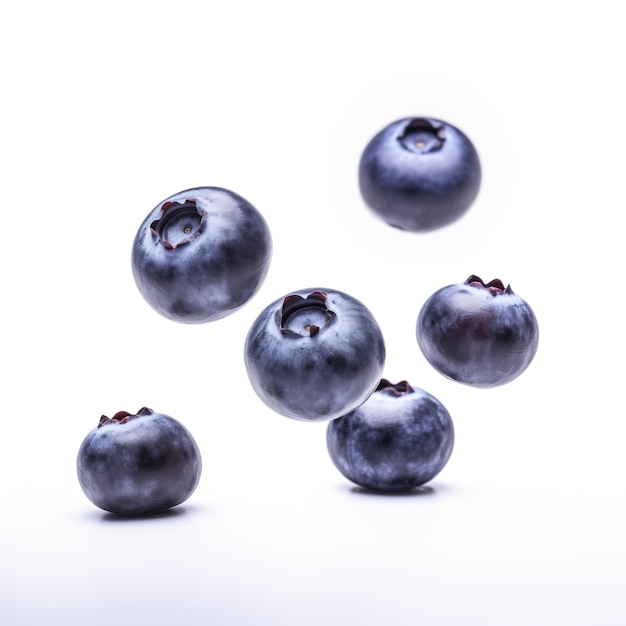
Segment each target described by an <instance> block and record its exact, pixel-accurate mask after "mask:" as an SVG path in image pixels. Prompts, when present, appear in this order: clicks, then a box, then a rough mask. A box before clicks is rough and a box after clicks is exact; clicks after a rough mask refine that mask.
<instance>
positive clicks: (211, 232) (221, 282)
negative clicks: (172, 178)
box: [132, 187, 272, 324]
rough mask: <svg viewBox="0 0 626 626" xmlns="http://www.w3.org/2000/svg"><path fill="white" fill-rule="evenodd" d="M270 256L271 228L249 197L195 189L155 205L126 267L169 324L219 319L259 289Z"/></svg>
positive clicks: (228, 192) (140, 228)
mask: <svg viewBox="0 0 626 626" xmlns="http://www.w3.org/2000/svg"><path fill="white" fill-rule="evenodd" d="M271 257H272V239H271V234H270V230H269V227H268V225H267V223H266V221H265V219H264V218H263V216H262V215H261V214H260V213H259V211H258V210H257V209H256V208H255V207H254V206H252V204H250V203H249V202H248V201H247V200H245V199H244V198H242V197H241V196H239V195H238V194H236V193H234V192H232V191H229V190H228V189H223V188H221V187H197V188H194V189H188V190H186V191H181V192H179V193H177V194H174V195H173V196H170V197H169V198H166V199H165V200H163V202H160V203H159V204H158V205H157V206H156V207H155V208H154V209H153V210H152V211H151V212H150V213H149V214H148V216H147V217H146V218H145V220H144V221H143V223H142V224H141V226H140V227H139V230H138V231H137V234H136V236H135V240H134V243H133V249H132V270H133V276H134V278H135V282H136V284H137V288H138V289H139V291H140V292H141V294H142V296H143V297H144V298H145V300H146V301H147V302H148V304H150V306H152V308H154V309H155V311H157V312H158V313H160V314H161V315H163V316H164V317H166V318H168V319H170V320H173V321H175V322H181V323H187V324H200V323H205V322H211V321H214V320H218V319H220V318H222V317H225V316H226V315H230V314H231V313H234V312H235V311H236V310H238V309H239V308H241V307H242V306H243V305H244V304H246V303H247V302H248V301H249V300H250V298H252V296H253V295H254V294H255V293H256V292H257V291H258V289H259V288H260V287H261V285H262V283H263V281H264V280H265V277H266V275H267V272H268V269H269V265H270V261H271Z"/></svg>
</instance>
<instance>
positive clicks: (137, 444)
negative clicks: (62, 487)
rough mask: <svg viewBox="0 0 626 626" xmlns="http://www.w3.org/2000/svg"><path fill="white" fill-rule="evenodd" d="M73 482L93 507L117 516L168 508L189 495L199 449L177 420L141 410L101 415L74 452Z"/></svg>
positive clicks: (194, 482) (198, 471) (195, 477)
mask: <svg viewBox="0 0 626 626" xmlns="http://www.w3.org/2000/svg"><path fill="white" fill-rule="evenodd" d="M77 471H78V481H79V483H80V486H81V487H82V489H83V491H84V492H85V495H86V496H87V497H88V498H89V500H91V502H93V504H95V505H96V506H97V507H99V508H101V509H104V510H105V511H110V512H111V513H116V514H118V515H142V514H146V513H156V512H159V511H163V510H165V509H169V508H171V507H173V506H176V505H177V504H180V503H181V502H184V501H185V500H187V498H189V496H190V495H191V494H192V492H193V491H194V489H195V488H196V486H197V485H198V481H199V480H200V474H201V471H202V460H201V457H200V450H199V449H198V446H197V444H196V442H195V440H194V438H193V437H192V436H191V433H189V431H188V430H187V429H186V428H185V427H184V426H183V425H182V424H181V423H180V422H178V421H177V420H175V419H174V418H172V417H169V416H168V415H164V414H162V413H155V412H154V411H152V410H151V409H148V408H146V407H144V408H142V409H140V410H139V411H138V412H137V413H136V414H131V413H128V412H126V411H120V412H119V413H116V414H115V415H114V416H113V417H111V418H109V417H106V416H105V415H103V416H102V417H101V418H100V422H99V424H98V426H97V427H96V428H94V429H93V430H92V431H91V432H90V433H88V434H87V436H86V437H85V439H84V441H83V443H82V444H81V446H80V449H79V451H78V459H77Z"/></svg>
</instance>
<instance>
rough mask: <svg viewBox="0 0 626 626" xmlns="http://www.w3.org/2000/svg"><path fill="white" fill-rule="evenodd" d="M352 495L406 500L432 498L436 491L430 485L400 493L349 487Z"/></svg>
mask: <svg viewBox="0 0 626 626" xmlns="http://www.w3.org/2000/svg"><path fill="white" fill-rule="evenodd" d="M350 491H351V492H352V493H358V494H361V495H365V496H378V497H382V498H406V497H415V496H432V495H435V493H436V491H435V489H434V488H433V487H431V486H430V485H421V486H420V487H413V489H404V490H402V491H376V490H375V489H368V488H367V487H351V489H350Z"/></svg>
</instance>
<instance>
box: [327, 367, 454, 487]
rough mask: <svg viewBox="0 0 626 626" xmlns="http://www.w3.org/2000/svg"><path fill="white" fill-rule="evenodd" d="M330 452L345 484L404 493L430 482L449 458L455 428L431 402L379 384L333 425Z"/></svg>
mask: <svg viewBox="0 0 626 626" xmlns="http://www.w3.org/2000/svg"><path fill="white" fill-rule="evenodd" d="M326 441H327V444H328V452H329V454H330V458H331V459H332V461H333V463H334V464H335V465H336V467H337V469H338V470H339V471H340V472H341V473H342V474H343V475H344V476H345V477H346V478H348V479H349V480H351V481H352V482H354V483H356V484H357V485H360V486H361V487H366V488H368V489H374V490H376V491H404V490H407V489H413V488H414V487H418V486H420V485H423V484H424V483H426V482H428V481H429V480H432V479H433V478H434V477H435V476H436V475H437V474H439V472H440V471H441V470H442V469H443V467H444V466H445V464H446V463H447V462H448V459H449V458H450V455H451V454H452V448H453V446H454V427H453V424H452V419H451V417H450V414H449V413H448V411H447V410H446V408H445V407H444V406H443V405H442V404H441V402H439V400H437V399H436V398H435V397H433V396H432V395H430V394H429V393H427V392H426V391H423V390H422V389H418V388H417V387H411V385H409V383H408V382H406V381H402V382H400V383H398V384H396V385H392V384H391V383H390V382H389V381H388V380H385V379H383V380H381V382H380V384H379V386H378V389H377V390H376V392H375V393H373V394H372V395H371V396H370V397H369V399H368V400H367V401H366V402H364V403H363V404H362V405H361V406H360V407H358V408H357V409H356V410H354V411H352V412H351V413H348V414H347V415H344V416H343V417H340V418H338V419H336V420H333V421H331V422H330V423H329V424H328V429H327V432H326Z"/></svg>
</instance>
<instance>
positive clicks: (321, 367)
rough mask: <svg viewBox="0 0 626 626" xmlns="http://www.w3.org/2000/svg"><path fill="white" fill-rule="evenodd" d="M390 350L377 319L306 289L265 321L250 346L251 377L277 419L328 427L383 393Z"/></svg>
mask: <svg viewBox="0 0 626 626" xmlns="http://www.w3.org/2000/svg"><path fill="white" fill-rule="evenodd" d="M384 361H385V344H384V341H383V337H382V334H381V331H380V328H379V326H378V324H377V322H376V320H375V319H374V317H373V316H372V314H371V313H370V311H369V310H368V309H367V308H366V307H365V306H364V305H363V304H362V303H361V302H359V301H358V300H357V299H356V298H353V297H352V296H349V295H347V294H345V293H342V292H341V291H335V290H331V289H302V290H300V291H296V292H293V293H292V294H290V295H288V296H285V297H283V298H280V299H279V300H276V301H275V302H273V303H272V304H270V305H269V306H268V307H267V308H266V309H265V310H263V311H262V312H261V314H260V315H259V316H258V317H257V319H256V320H255V322H254V323H253V324H252V327H251V328H250V330H249V332H248V336H247V338H246V342H245V363H246V369H247V372H248V377H249V378H250V382H251V384H252V387H253V388H254V390H255V391H256V393H257V394H258V396H259V397H260V398H261V400H263V402H265V403H266V404H267V405H268V406H269V407H270V408H272V409H273V410H274V411H276V412H277V413H280V414H281V415H284V416H286V417H291V418H293V419H299V420H308V421H323V420H329V419H333V418H335V417H339V416H340V415H343V414H345V413H347V412H348V411H351V410H352V409H354V408H356V407H357V406H359V405H360V404H361V403H363V402H364V401H365V400H366V399H367V398H368V396H369V395H370V394H371V393H372V392H373V391H374V389H376V385H377V384H378V382H379V380H380V377H381V372H382V369H383V365H384Z"/></svg>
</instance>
